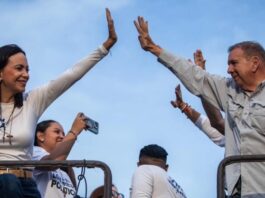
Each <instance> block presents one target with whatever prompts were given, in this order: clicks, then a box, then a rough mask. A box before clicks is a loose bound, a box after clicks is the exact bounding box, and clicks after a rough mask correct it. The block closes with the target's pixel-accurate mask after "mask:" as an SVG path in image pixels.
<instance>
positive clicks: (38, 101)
mask: <svg viewBox="0 0 265 198" xmlns="http://www.w3.org/2000/svg"><path fill="white" fill-rule="evenodd" d="M106 16H107V22H108V29H109V36H108V39H107V40H106V41H105V42H104V43H103V45H102V46H100V47H99V48H98V49H96V50H95V51H94V52H93V53H92V54H90V55H89V56H87V57H85V58H83V59H82V60H81V61H79V62H78V63H77V64H75V65H74V66H73V67H72V68H70V69H68V70H66V71H65V72H64V73H63V74H61V75H60V76H58V77H57V78H56V79H55V80H52V81H50V82H49V83H47V84H45V85H43V86H41V87H39V88H37V89H34V90H32V91H30V92H27V93H24V92H25V88H26V85H27V82H28V80H29V65H28V62H27V58H26V53H25V52H24V51H23V50H22V49H21V48H20V47H19V46H17V45H14V44H12V45H5V46H2V47H0V100H1V104H0V136H1V138H2V141H0V160H2V161H3V160H19V161H26V160H31V159H32V150H33V142H34V134H35V128H36V125H37V122H38V119H39V118H40V116H41V115H42V114H43V112H44V111H45V110H46V109H47V107H48V106H49V105H50V104H51V103H52V102H53V101H54V100H55V99H56V98H58V97H59V96H60V95H61V94H63V93H64V92H65V91H66V90H67V89H68V88H70V87H71V86H72V85H73V84H74V83H75V82H77V81H78V80H79V79H80V78H82V77H83V76H84V75H85V74H86V73H87V72H88V71H89V70H90V69H91V68H92V67H93V66H94V65H95V64H96V63H98V62H99V61H100V60H101V59H102V58H103V57H105V56H106V55H107V54H108V51H109V50H110V48H111V47H112V46H113V45H114V44H115V42H116V41H117V36H116V33H115V28H114V23H113V20H112V18H111V14H110V11H109V10H108V9H106ZM0 194H1V197H3V198H5V197H16V198H20V197H21V198H22V197H40V193H39V191H38V190H37V186H36V183H35V182H34V180H33V179H32V172H31V171H30V170H28V169H23V168H17V169H13V168H12V169H11V168H5V169H4V168H1V169H0Z"/></svg>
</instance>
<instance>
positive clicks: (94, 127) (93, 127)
mask: <svg viewBox="0 0 265 198" xmlns="http://www.w3.org/2000/svg"><path fill="white" fill-rule="evenodd" d="M86 122H87V129H88V130H89V131H91V132H92V133H94V134H96V135H97V134H98V127H99V124H98V122H97V121H95V120H93V119H91V118H87V120H86Z"/></svg>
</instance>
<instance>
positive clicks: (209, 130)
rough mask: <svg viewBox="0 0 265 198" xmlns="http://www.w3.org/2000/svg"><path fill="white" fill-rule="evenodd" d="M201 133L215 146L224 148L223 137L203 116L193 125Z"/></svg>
mask: <svg viewBox="0 0 265 198" xmlns="http://www.w3.org/2000/svg"><path fill="white" fill-rule="evenodd" d="M194 124H195V125H196V126H197V127H198V128H199V129H200V130H201V131H202V132H204V133H205V135H207V136H208V137H209V138H210V139H211V140H212V141H213V142H214V143H215V144H217V145H218V146H220V147H224V146H225V136H224V135H223V134H221V133H220V132H219V131H218V130H217V129H216V128H214V127H212V126H211V123H210V120H209V118H208V117H206V116H205V115H202V114H201V115H200V117H199V118H198V119H197V120H196V122H195V123H194Z"/></svg>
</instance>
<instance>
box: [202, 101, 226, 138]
mask: <svg viewBox="0 0 265 198" xmlns="http://www.w3.org/2000/svg"><path fill="white" fill-rule="evenodd" d="M201 102H202V105H203V108H204V110H205V112H206V114H207V116H208V118H209V120H210V123H211V125H212V126H213V127H214V128H216V129H217V130H218V131H219V132H220V133H222V134H223V135H224V134H225V130H224V119H223V116H222V114H221V112H220V111H219V110H218V109H217V108H216V107H214V106H213V105H212V104H210V103H209V102H207V101H206V100H204V99H201Z"/></svg>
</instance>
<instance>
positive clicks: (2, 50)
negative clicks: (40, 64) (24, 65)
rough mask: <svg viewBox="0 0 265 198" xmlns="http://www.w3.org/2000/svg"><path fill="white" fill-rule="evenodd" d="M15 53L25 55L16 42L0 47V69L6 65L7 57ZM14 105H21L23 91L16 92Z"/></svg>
mask: <svg viewBox="0 0 265 198" xmlns="http://www.w3.org/2000/svg"><path fill="white" fill-rule="evenodd" d="M17 53H23V54H24V55H25V56H26V53H25V52H24V51H23V50H22V49H21V48H20V47H19V46H17V45H16V44H9V45H4V46H2V47H0V70H2V69H3V68H4V67H5V66H6V65H7V63H8V59H9V58H10V57H11V56H13V55H15V54H17ZM0 91H1V90H0ZM0 94H1V92H0ZM14 106H15V107H22V106H23V93H17V94H16V95H15V103H14Z"/></svg>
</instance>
